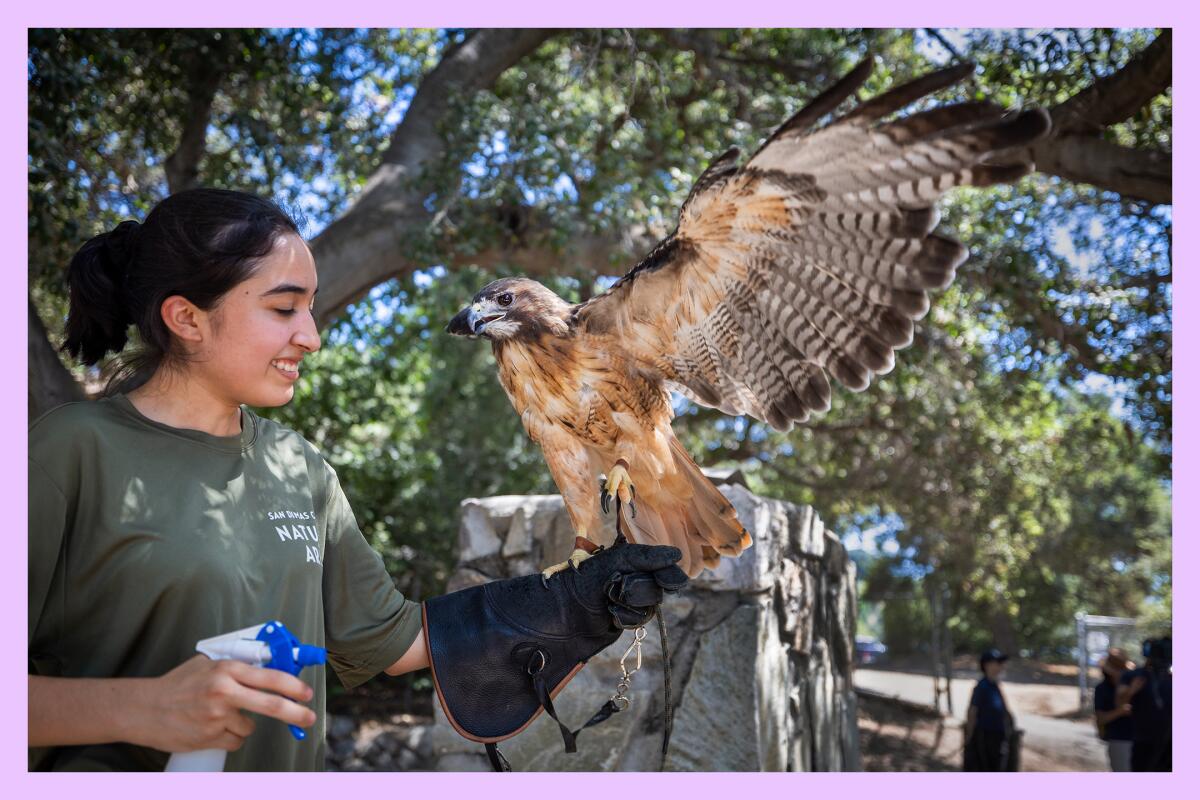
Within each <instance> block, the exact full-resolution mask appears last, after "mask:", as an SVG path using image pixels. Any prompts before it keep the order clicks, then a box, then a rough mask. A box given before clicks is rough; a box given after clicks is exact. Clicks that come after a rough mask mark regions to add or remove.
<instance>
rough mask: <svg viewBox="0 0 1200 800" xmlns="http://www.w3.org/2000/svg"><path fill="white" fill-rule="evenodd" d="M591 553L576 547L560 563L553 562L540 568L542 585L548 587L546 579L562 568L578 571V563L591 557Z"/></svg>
mask: <svg viewBox="0 0 1200 800" xmlns="http://www.w3.org/2000/svg"><path fill="white" fill-rule="evenodd" d="M592 555H593V553H589V552H588V551H587V550H584V549H583V548H581V547H576V548H575V549H574V550H572V551H571V555H569V556H567V560H566V561H564V562H562V563H561V564H554V565H552V566H549V567H546V568H545V569H544V570H542V585H543V586H546V587H547V588H549V584H548V583H547V582H546V581H547V579H548V578H552V577H554V576H555V575H556V574H558V573H559V572H562V571H563V570H567V569H569V570H571V571H572V572H579V565H580V564H581V563H582V562H583V561H585V560H586V559H589V558H591V557H592Z"/></svg>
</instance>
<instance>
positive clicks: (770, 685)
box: [432, 483, 859, 772]
mask: <svg viewBox="0 0 1200 800" xmlns="http://www.w3.org/2000/svg"><path fill="white" fill-rule="evenodd" d="M721 491H722V492H724V493H725V495H726V496H727V497H728V498H729V500H730V501H731V502H732V503H733V505H734V507H735V508H736V509H737V512H738V516H739V518H740V519H741V520H742V523H743V524H744V525H745V526H746V528H747V529H748V530H749V531H750V534H751V536H753V537H754V542H755V543H754V546H753V547H751V548H750V549H749V550H747V551H746V552H745V553H743V554H742V556H741V557H740V558H737V559H733V560H730V559H724V560H722V562H721V565H720V567H719V568H718V569H716V570H715V571H712V570H706V571H705V572H703V573H702V574H701V575H700V576H698V577H697V578H695V579H694V580H693V581H692V582H691V584H690V585H689V587H688V589H687V590H686V591H684V592H681V593H680V594H679V595H677V596H670V597H669V598H668V601H667V602H666V603H664V604H663V612H664V615H665V616H666V620H667V633H668V649H669V651H670V655H671V659H670V661H671V673H672V676H671V683H672V703H673V706H674V728H673V732H672V736H671V742H670V749H669V751H668V753H667V756H666V759H665V761H662V767H663V768H664V769H666V770H668V771H729V770H736V771H764V770H770V771H783V770H788V771H815V770H822V771H825V770H855V769H857V768H858V763H859V759H858V726H857V721H856V719H857V714H856V708H855V698H854V689H853V681H852V677H851V670H852V669H853V656H854V626H855V613H856V611H855V594H854V586H855V583H854V564H853V562H852V561H850V559H848V558H847V557H846V553H845V550H844V549H843V548H842V545H841V543H840V542H839V541H838V539H837V538H836V537H835V536H833V535H832V534H830V533H827V532H826V531H825V529H824V526H823V525H822V523H821V520H820V519H819V518H818V517H817V515H816V514H815V513H814V512H813V510H812V509H811V508H808V507H807V506H804V507H801V506H795V505H792V504H790V503H784V502H781V501H778V500H770V499H766V498H762V497H758V496H756V495H753V494H751V493H750V492H749V491H748V490H747V489H746V488H745V487H744V486H742V485H738V484H733V483H727V484H724V485H722V486H721ZM613 533H614V531H611V530H610V531H609V539H610V540H611V537H612V535H613ZM459 539H460V542H459V544H460V547H461V553H462V555H461V560H460V562H459V566H458V569H457V571H456V572H455V574H454V576H453V577H452V579H451V582H450V586H449V589H450V590H451V591H453V590H454V589H459V588H465V587H467V586H471V585H474V584H476V583H482V582H486V581H490V580H495V579H498V578H507V577H515V576H518V575H526V574H529V573H531V572H535V571H537V570H538V569H540V568H541V567H543V566H545V565H547V564H552V563H556V562H559V561H562V560H563V559H564V558H565V557H566V555H567V554H568V553H569V552H570V551H571V545H572V542H573V541H574V532H573V531H572V529H571V525H570V522H569V520H568V519H567V515H566V510H565V508H564V507H563V503H562V499H561V498H560V497H559V496H558V495H542V496H527V497H520V496H511V497H492V498H487V499H469V500H465V501H463V503H462V524H461V528H460V532H459ZM632 638H633V632H632V631H627V632H626V633H625V634H624V635H623V636H622V638H621V639H620V640H618V642H617V643H616V644H614V645H613V646H612V647H610V648H609V649H607V650H606V651H604V652H603V653H600V654H598V655H597V656H596V657H595V658H593V659H592V660H591V661H590V662H589V663H588V664H587V666H585V667H584V668H583V669H582V670H581V671H580V672H579V674H578V675H577V676H576V677H575V679H574V680H572V681H571V683H570V684H568V686H567V687H566V688H565V689H563V691H562V693H561V694H560V695H559V696H558V697H557V698H555V701H554V705H555V708H556V709H557V710H558V713H559V716H560V717H561V718H562V719H563V721H564V722H565V723H566V724H567V725H568V726H571V727H575V726H578V725H580V724H582V722H583V721H584V720H586V719H588V718H589V717H590V716H591V715H592V713H593V712H595V711H596V710H597V709H598V708H599V707H600V705H601V704H603V703H604V701H605V700H607V699H608V698H609V696H611V695H612V694H613V692H614V691H615V690H616V683H617V680H618V677H619V676H620V669H619V667H618V662H619V660H620V657H621V654H622V653H624V652H625V649H626V648H627V647H628V645H629V644H630V642H631V641H632ZM628 696H629V697H630V698H631V700H632V701H633V702H632V704H631V706H630V707H629V708H628V709H627V710H625V711H622V712H621V713H619V714H615V715H613V716H612V717H611V718H610V719H609V720H608V721H606V722H604V723H602V724H600V725H597V726H595V727H592V728H588V729H587V730H586V731H584V732H583V733H581V734H580V736H579V752H577V753H575V754H571V755H568V754H566V753H564V752H563V746H562V739H561V737H560V735H559V732H558V726H557V725H555V724H554V722H553V720H551V719H549V718H548V716H547V715H545V714H542V715H540V716H539V717H538V718H537V719H536V720H535V721H534V722H533V724H532V725H530V726H529V727H528V728H527V729H526V730H525V731H524V732H523V733H521V734H520V735H519V736H516V737H514V738H513V739H509V740H508V741H507V742H503V743H501V745H500V750H501V752H502V753H504V755H505V757H506V758H507V759H508V760H509V761H510V762H511V763H512V765H513V768H514V769H515V770H518V771H522V772H524V771H536V770H545V771H555V772H559V771H652V770H657V769H659V766H660V759H661V746H662V733H663V727H664V719H663V710H664V709H663V669H662V654H661V648H660V646H659V633H658V630H657V622H654V623H651V625H650V626H649V630H648V631H647V636H646V639H645V641H644V643H643V651H642V669H641V670H640V671H639V672H637V673H636V674H635V675H634V677H633V680H632V688H631V689H630V691H629V692H628ZM435 706H437V707H436V709H435V721H434V725H433V733H432V747H433V759H434V764H435V768H436V769H438V770H441V771H458V770H487V769H489V766H488V763H487V758H486V756H485V754H484V749H483V746H482V745H479V744H476V743H474V742H470V741H468V740H466V739H463V738H462V737H460V736H459V735H458V734H457V733H455V732H454V730H453V728H451V726H450V725H449V723H448V722H447V721H446V718H445V716H444V714H443V713H442V710H441V708H440V706H438V704H437V703H436V702H435Z"/></svg>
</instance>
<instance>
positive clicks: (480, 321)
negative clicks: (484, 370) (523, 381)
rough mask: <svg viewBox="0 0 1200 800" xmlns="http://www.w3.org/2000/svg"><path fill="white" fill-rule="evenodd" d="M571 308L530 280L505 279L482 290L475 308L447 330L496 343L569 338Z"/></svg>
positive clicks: (474, 301) (473, 302)
mask: <svg viewBox="0 0 1200 800" xmlns="http://www.w3.org/2000/svg"><path fill="white" fill-rule="evenodd" d="M570 310H571V306H570V305H568V304H567V301H565V300H563V299H562V298H561V297H559V296H558V295H556V294H555V293H554V292H552V291H550V290H549V289H547V288H546V287H545V286H542V285H541V284H540V283H538V282H537V281H532V280H529V279H528V278H501V279H500V280H498V281H492V282H491V283H489V284H488V285H487V286H485V287H483V288H482V289H480V290H479V293H478V294H476V295H475V297H474V298H473V299H472V300H471V304H470V305H469V306H467V307H466V308H464V309H463V310H462V311H459V312H458V313H457V314H455V315H454V319H452V320H450V324H449V325H447V326H446V331H447V332H448V333H453V334H455V335H456V336H470V337H472V338H474V337H476V336H486V337H487V338H489V339H491V340H492V341H503V340H506V339H518V338H534V337H537V336H540V335H542V334H544V333H551V334H554V335H556V336H565V335H566V333H567V330H568V328H567V314H568V313H569V312H570Z"/></svg>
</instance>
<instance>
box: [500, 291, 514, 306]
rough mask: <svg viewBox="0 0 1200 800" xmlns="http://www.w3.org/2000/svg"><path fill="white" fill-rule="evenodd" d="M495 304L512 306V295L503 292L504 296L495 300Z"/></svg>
mask: <svg viewBox="0 0 1200 800" xmlns="http://www.w3.org/2000/svg"><path fill="white" fill-rule="evenodd" d="M496 302H497V303H499V304H500V305H502V306H511V305H512V294H511V293H509V292H505V293H504V294H502V295H500V296H499V297H497V298H496Z"/></svg>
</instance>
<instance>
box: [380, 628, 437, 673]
mask: <svg viewBox="0 0 1200 800" xmlns="http://www.w3.org/2000/svg"><path fill="white" fill-rule="evenodd" d="M428 667H429V648H428V646H426V644H425V631H423V630H422V631H418V632H417V638H416V639H415V640H414V641H413V643H412V644H411V645H410V646H409V648H408V650H407V651H405V653H404V655H402V656H400V658H399V659H398V660H397V661H396V663H395V664H392V665H391V666H390V667H388V668H387V669H385V670H384V672H386V673H387V674H388V675H403V674H404V673H406V672H415V671H417V670H419V669H427V668H428Z"/></svg>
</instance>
